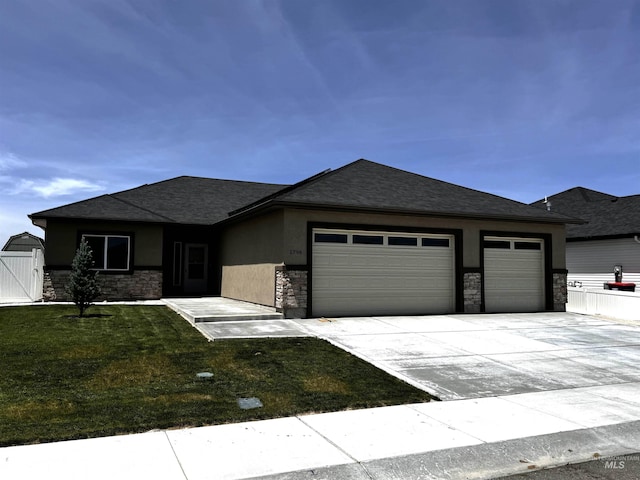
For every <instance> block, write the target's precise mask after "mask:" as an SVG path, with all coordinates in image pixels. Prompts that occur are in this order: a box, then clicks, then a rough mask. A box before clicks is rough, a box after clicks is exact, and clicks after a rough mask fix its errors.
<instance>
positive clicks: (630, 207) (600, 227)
mask: <svg viewBox="0 0 640 480" xmlns="http://www.w3.org/2000/svg"><path fill="white" fill-rule="evenodd" d="M547 200H549V201H550V202H551V210H552V211H556V212H559V213H562V214H565V215H570V216H572V217H577V218H581V219H583V220H585V221H586V222H588V223H585V224H583V225H568V226H567V238H568V239H579V238H595V237H610V236H620V235H629V236H631V235H639V234H640V195H630V196H627V197H616V196H614V195H609V194H607V193H602V192H597V191H595V190H589V189H588V188H583V187H575V188H571V189H569V190H566V191H564V192H561V193H558V194H555V195H552V196H550V197H548V198H547ZM532 205H535V206H536V207H540V208H546V207H545V205H544V203H543V201H542V200H539V201H537V202H534V203H532Z"/></svg>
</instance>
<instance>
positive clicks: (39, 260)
mask: <svg viewBox="0 0 640 480" xmlns="http://www.w3.org/2000/svg"><path fill="white" fill-rule="evenodd" d="M43 267H44V255H43V254H42V250H40V249H35V248H34V249H33V250H32V251H30V252H0V303H14V302H35V301H37V300H40V299H41V298H42V280H43V273H44V268H43Z"/></svg>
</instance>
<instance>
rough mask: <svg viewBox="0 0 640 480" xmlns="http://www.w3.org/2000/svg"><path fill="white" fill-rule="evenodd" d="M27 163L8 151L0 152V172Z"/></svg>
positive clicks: (24, 165) (20, 166)
mask: <svg viewBox="0 0 640 480" xmlns="http://www.w3.org/2000/svg"><path fill="white" fill-rule="evenodd" d="M26 166H27V163H26V162H25V161H23V160H21V159H20V158H18V157H17V156H16V155H14V154H13V153H10V152H0V172H6V171H8V170H12V169H15V168H23V167H26Z"/></svg>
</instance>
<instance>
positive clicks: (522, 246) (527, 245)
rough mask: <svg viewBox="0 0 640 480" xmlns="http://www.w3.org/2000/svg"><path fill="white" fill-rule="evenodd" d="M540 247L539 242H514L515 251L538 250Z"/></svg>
mask: <svg viewBox="0 0 640 480" xmlns="http://www.w3.org/2000/svg"><path fill="white" fill-rule="evenodd" d="M541 247H542V245H541V244H540V242H516V244H515V249H516V250H540V249H541Z"/></svg>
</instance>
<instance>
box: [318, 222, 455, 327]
mask: <svg viewBox="0 0 640 480" xmlns="http://www.w3.org/2000/svg"><path fill="white" fill-rule="evenodd" d="M312 234H313V238H312V249H313V264H312V290H311V294H312V297H311V299H312V315H313V316H347V315H354V316H355V315H403V314H407V315H409V314H427V313H448V312H453V311H454V310H455V282H454V280H455V273H454V270H455V268H454V267H455V265H454V262H455V261H454V249H455V242H454V237H453V236H452V235H436V234H422V233H401V232H383V231H380V232H374V231H355V230H335V229H313V232H312Z"/></svg>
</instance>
